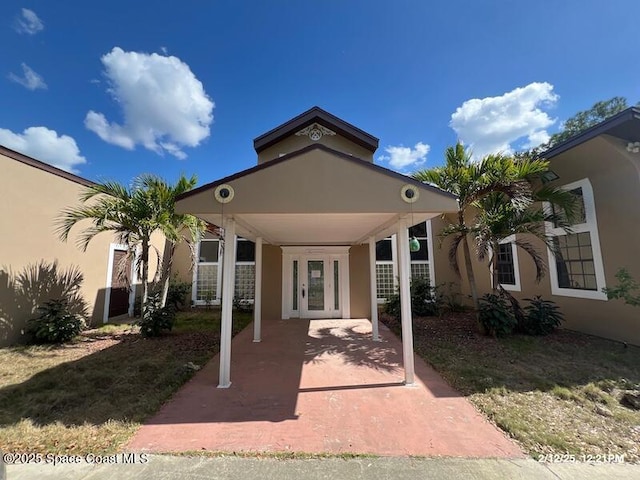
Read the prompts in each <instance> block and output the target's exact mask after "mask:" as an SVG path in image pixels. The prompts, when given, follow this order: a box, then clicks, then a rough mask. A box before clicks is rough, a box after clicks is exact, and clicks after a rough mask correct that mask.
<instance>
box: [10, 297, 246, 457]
mask: <svg viewBox="0 0 640 480" xmlns="http://www.w3.org/2000/svg"><path fill="white" fill-rule="evenodd" d="M250 320H251V318H250V315H248V314H242V313H239V314H234V334H235V333H237V332H239V331H240V330H242V329H243V328H244V327H245V326H246V325H247V324H248V323H249V322H250ZM219 326H220V321H219V312H218V311H215V310H211V311H194V312H182V313H179V314H178V320H177V322H176V325H175V327H174V330H173V332H171V333H170V334H168V335H165V336H163V337H160V338H155V339H144V338H142V337H141V336H140V335H139V333H138V331H137V329H136V328H133V327H131V326H129V325H119V326H114V325H108V326H105V327H103V328H100V329H97V330H92V331H88V332H85V333H83V334H82V335H81V336H80V337H78V338H77V339H76V340H75V341H74V342H73V343H72V344H69V345H60V346H52V347H33V346H31V347H25V346H20V347H11V348H2V349H0V445H2V449H3V450H5V451H12V452H21V453H23V452H38V453H68V454H86V453H95V454H107V453H113V452H115V451H116V450H117V449H118V448H119V447H120V446H121V445H122V444H123V443H124V442H125V441H127V440H128V438H129V437H130V436H131V435H132V434H133V433H134V432H135V430H136V429H137V428H138V427H139V426H140V424H141V423H142V422H144V420H146V419H147V418H148V417H149V416H150V415H152V414H153V413H155V412H156V411H157V410H158V409H159V408H160V406H161V405H162V404H163V403H164V402H165V401H166V400H167V399H168V398H169V397H170V396H171V395H172V394H173V392H175V391H176V390H177V389H178V388H179V387H180V386H181V385H182V384H184V383H185V382H186V381H187V380H188V379H189V378H191V376H192V375H193V373H194V370H193V369H192V368H190V367H189V366H188V365H187V364H188V363H189V362H191V363H193V364H195V365H203V364H204V363H205V362H206V361H207V360H209V359H210V358H211V357H213V356H214V355H215V354H216V353H217V351H218V348H219V331H220V329H219Z"/></svg>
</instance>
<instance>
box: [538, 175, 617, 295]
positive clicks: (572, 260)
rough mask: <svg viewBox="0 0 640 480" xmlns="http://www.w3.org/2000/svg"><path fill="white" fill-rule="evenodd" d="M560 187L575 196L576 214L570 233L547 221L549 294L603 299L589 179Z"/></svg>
mask: <svg viewBox="0 0 640 480" xmlns="http://www.w3.org/2000/svg"><path fill="white" fill-rule="evenodd" d="M562 189H563V190H567V191H569V192H571V193H572V194H573V195H574V196H575V198H576V202H577V215H576V221H575V223H574V224H573V225H571V227H570V233H567V232H566V231H565V230H564V229H563V228H560V227H558V226H557V225H554V224H551V223H547V226H546V228H547V235H548V236H549V237H550V240H551V243H552V245H553V247H554V248H553V249H554V251H555V252H553V251H551V250H549V274H550V277H551V293H553V294H554V295H563V296H568V297H579V298H591V299H596V300H606V299H607V296H606V294H604V293H603V292H602V289H603V288H604V287H605V280H604V267H603V263H602V254H601V252H600V239H599V236H598V223H597V219H596V210H595V200H594V197H593V188H592V187H591V182H589V179H587V178H585V179H582V180H579V181H577V182H573V183H571V184H569V185H565V186H563V187H562Z"/></svg>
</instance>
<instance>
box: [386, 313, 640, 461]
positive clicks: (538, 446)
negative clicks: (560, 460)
mask: <svg viewBox="0 0 640 480" xmlns="http://www.w3.org/2000/svg"><path fill="white" fill-rule="evenodd" d="M382 320H383V321H384V322H385V323H386V324H387V326H389V327H390V328H391V329H392V330H393V331H394V332H396V333H397V334H399V333H400V325H399V323H398V322H397V321H396V320H394V319H392V318H390V317H388V316H386V315H383V316H382ZM414 341H415V350H416V353H417V354H418V355H420V356H421V357H422V358H423V359H425V360H426V361H427V362H428V363H430V364H431V365H432V366H433V367H434V368H435V369H436V370H437V371H438V372H439V373H440V374H441V375H442V376H443V377H444V378H445V379H446V380H447V381H448V382H449V383H450V384H451V385H453V386H454V387H455V388H456V389H457V390H458V391H460V392H461V393H462V394H464V395H465V396H467V397H468V399H469V400H470V401H471V402H472V403H473V404H474V405H476V406H477V408H478V409H479V410H481V411H482V412H483V413H484V414H485V415H486V416H488V417H489V418H490V419H491V420H492V421H493V422H494V423H495V424H496V425H498V426H499V427H500V428H501V429H503V430H504V431H505V432H506V433H507V434H508V435H510V436H511V437H512V438H514V439H515V440H516V441H517V442H518V443H519V444H520V445H521V446H522V447H523V449H524V450H525V451H527V452H528V453H529V454H531V455H532V456H533V457H534V458H537V457H538V455H542V454H549V453H554V454H569V455H575V456H576V458H580V457H579V456H581V455H604V454H612V455H625V457H624V460H625V461H626V462H636V463H637V462H640V411H638V410H632V409H630V408H627V407H625V406H623V405H621V404H620V402H619V399H620V396H621V393H622V392H624V391H639V390H640V348H639V347H634V346H625V345H624V344H622V343H619V342H613V341H609V340H605V339H602V338H598V337H593V336H589V335H584V334H580V333H577V332H571V331H567V330H559V331H557V332H555V333H554V334H552V335H549V336H547V337H531V336H524V335H514V336H509V337H506V338H501V339H495V338H490V337H485V336H481V335H479V334H478V333H476V330H475V321H474V318H473V314H469V313H466V314H452V315H450V316H448V317H445V318H442V319H439V318H417V319H414Z"/></svg>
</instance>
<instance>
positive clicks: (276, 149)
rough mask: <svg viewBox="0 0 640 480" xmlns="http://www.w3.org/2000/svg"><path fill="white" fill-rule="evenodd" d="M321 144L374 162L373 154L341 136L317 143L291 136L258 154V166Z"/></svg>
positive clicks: (322, 139)
mask: <svg viewBox="0 0 640 480" xmlns="http://www.w3.org/2000/svg"><path fill="white" fill-rule="evenodd" d="M314 143H320V144H322V145H326V146H327V147H329V148H332V149H334V150H337V151H338V152H342V153H346V154H348V155H353V156H354V157H356V158H361V159H362V160H368V161H369V162H373V153H372V152H371V151H369V150H367V149H366V148H364V147H361V146H360V145H358V144H356V143H353V142H351V141H350V140H347V139H346V138H344V137H342V136H340V135H325V136H323V137H322V138H321V139H320V140H318V141H317V142H314V141H313V140H311V139H310V138H309V137H308V136H307V135H301V136H296V135H291V136H290V137H287V138H285V139H283V140H281V141H280V142H278V143H277V144H275V145H273V146H271V147H269V148H267V149H265V150H263V151H262V152H260V153H259V154H258V164H261V163H265V162H268V161H270V160H275V159H277V158H280V157H281V156H282V155H286V154H288V153H292V152H295V151H297V150H300V149H301V148H304V147H306V146H308V145H311V144H314Z"/></svg>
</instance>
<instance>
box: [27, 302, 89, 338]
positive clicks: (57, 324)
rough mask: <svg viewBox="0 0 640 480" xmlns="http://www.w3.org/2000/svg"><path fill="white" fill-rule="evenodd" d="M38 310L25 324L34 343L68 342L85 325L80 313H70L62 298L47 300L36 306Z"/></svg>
mask: <svg viewBox="0 0 640 480" xmlns="http://www.w3.org/2000/svg"><path fill="white" fill-rule="evenodd" d="M38 312H39V315H38V316H37V317H36V318H32V319H31V320H29V322H28V325H27V333H28V334H29V335H30V336H31V339H32V341H33V342H34V343H38V344H41V343H63V342H68V341H69V340H71V339H72V338H73V337H75V336H76V335H78V334H79V333H80V332H81V331H82V330H83V329H84V328H85V327H86V324H85V321H84V318H83V317H82V315H79V314H76V313H71V312H70V311H69V304H68V302H67V300H64V299H53V300H49V301H47V302H45V303H44V305H41V306H39V307H38Z"/></svg>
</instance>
